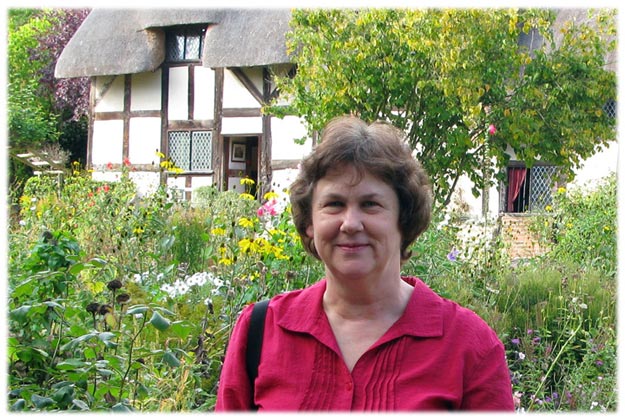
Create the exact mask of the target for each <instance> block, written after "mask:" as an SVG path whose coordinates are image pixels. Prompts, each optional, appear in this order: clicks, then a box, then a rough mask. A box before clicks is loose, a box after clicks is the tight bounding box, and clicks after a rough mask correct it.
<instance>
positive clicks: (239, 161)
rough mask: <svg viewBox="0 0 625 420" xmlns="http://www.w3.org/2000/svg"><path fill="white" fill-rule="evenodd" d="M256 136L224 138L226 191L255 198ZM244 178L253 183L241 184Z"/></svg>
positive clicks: (256, 179)
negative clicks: (247, 194) (246, 194)
mask: <svg viewBox="0 0 625 420" xmlns="http://www.w3.org/2000/svg"><path fill="white" fill-rule="evenodd" d="M258 143H259V137H258V136H241V137H237V136H230V137H224V151H223V155H224V162H225V165H224V166H225V173H226V185H227V188H228V190H234V191H237V192H239V193H245V192H246V193H249V194H252V195H253V196H256V186H257V185H258V153H259V148H258ZM244 178H248V179H251V180H252V181H254V183H253V184H252V183H247V182H244V183H241V180H242V179H244Z"/></svg>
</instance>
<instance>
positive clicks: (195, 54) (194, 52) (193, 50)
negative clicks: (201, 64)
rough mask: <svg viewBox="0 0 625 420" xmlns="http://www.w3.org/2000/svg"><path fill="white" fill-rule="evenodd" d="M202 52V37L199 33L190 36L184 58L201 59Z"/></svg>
mask: <svg viewBox="0 0 625 420" xmlns="http://www.w3.org/2000/svg"><path fill="white" fill-rule="evenodd" d="M200 53H201V52H200V37H199V36H198V35H195V36H188V37H187V45H186V48H185V52H184V59H185V60H199V59H200Z"/></svg>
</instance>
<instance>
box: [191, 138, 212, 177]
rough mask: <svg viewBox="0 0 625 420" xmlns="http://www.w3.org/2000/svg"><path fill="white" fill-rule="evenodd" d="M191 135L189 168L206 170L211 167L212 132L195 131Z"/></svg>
mask: <svg viewBox="0 0 625 420" xmlns="http://www.w3.org/2000/svg"><path fill="white" fill-rule="evenodd" d="M192 135H193V137H192V150H191V153H192V155H191V170H193V171H208V170H210V169H211V167H212V166H211V162H212V159H213V150H212V149H213V148H212V138H213V133H211V132H210V131H195V132H193V134H192Z"/></svg>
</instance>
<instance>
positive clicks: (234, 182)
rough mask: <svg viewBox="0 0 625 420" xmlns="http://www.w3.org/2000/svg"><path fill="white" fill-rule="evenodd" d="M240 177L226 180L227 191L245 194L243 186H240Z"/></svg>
mask: <svg viewBox="0 0 625 420" xmlns="http://www.w3.org/2000/svg"><path fill="white" fill-rule="evenodd" d="M241 179H242V178H240V177H230V178H228V191H236V192H238V193H239V194H242V193H244V192H245V185H241Z"/></svg>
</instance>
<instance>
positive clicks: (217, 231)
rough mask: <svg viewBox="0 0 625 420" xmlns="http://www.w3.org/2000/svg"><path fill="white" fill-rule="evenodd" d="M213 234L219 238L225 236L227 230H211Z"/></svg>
mask: <svg viewBox="0 0 625 420" xmlns="http://www.w3.org/2000/svg"><path fill="white" fill-rule="evenodd" d="M211 234H212V235H217V236H220V235H225V234H226V230H225V229H223V228H214V229H212V230H211Z"/></svg>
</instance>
